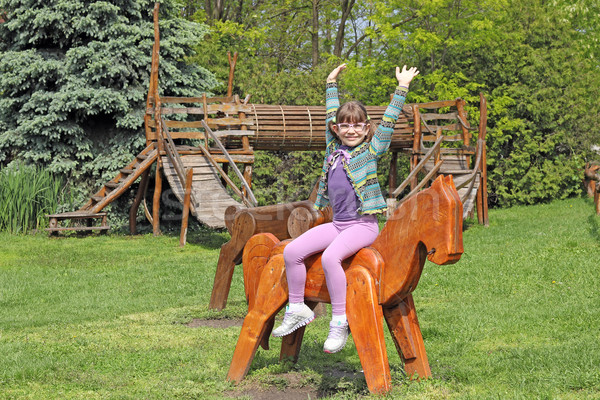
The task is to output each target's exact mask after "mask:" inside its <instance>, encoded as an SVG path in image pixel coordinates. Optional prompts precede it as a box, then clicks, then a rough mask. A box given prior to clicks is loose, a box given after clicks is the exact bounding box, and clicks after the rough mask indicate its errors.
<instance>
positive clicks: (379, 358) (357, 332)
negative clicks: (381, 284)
mask: <svg viewBox="0 0 600 400" xmlns="http://www.w3.org/2000/svg"><path fill="white" fill-rule="evenodd" d="M346 280H347V282H348V289H347V294H346V308H347V309H348V310H350V312H348V313H347V316H348V324H349V325H350V330H351V332H352V338H353V339H354V343H355V344H356V351H357V352H358V357H359V358H360V363H361V364H362V367H363V371H364V374H365V379H366V381H367V386H368V387H369V390H370V391H371V392H373V393H386V392H388V391H389V390H390V389H391V387H392V378H391V375H390V365H389V361H388V357H387V351H386V348H385V340H384V337H383V323H382V319H383V313H382V310H381V306H380V305H379V303H378V297H377V288H376V285H375V279H374V278H373V276H372V275H371V273H370V272H369V271H368V270H367V269H366V268H365V267H363V266H358V265H357V266H352V267H350V268H349V269H348V270H347V271H346Z"/></svg>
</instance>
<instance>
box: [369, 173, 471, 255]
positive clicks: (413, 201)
mask: <svg viewBox="0 0 600 400" xmlns="http://www.w3.org/2000/svg"><path fill="white" fill-rule="evenodd" d="M388 225H389V226H388ZM390 233H395V236H396V240H400V241H403V242H411V243H415V244H416V243H421V244H422V245H424V246H425V247H426V248H427V254H428V256H427V258H428V259H429V261H432V262H434V263H436V264H452V263H455V262H456V261H458V260H459V259H460V256H461V255H462V253H463V245H462V203H461V201H460V198H459V196H458V192H457V191H456V188H455V187H454V181H453V180H452V176H446V177H444V176H440V177H438V178H437V179H436V180H435V181H434V182H433V184H432V185H431V187H430V188H428V189H425V190H423V191H421V192H419V193H418V194H417V195H415V196H412V197H411V198H409V199H408V200H406V201H405V202H404V203H403V204H401V205H400V206H399V207H398V208H397V209H396V211H394V213H393V214H392V216H391V217H390V218H389V220H388V223H387V224H386V227H385V228H384V230H383V231H382V232H381V235H380V236H381V237H382V239H383V238H384V237H388V236H389V234H390ZM389 239H391V238H390V237H388V240H387V241H388V246H390V245H392V244H391V243H390V242H391V241H393V240H389ZM399 245H400V246H402V245H401V244H400V243H398V244H395V246H399Z"/></svg>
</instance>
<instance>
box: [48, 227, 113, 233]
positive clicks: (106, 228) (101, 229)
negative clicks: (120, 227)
mask: <svg viewBox="0 0 600 400" xmlns="http://www.w3.org/2000/svg"><path fill="white" fill-rule="evenodd" d="M109 229H110V227H109V226H68V227H58V228H46V229H45V230H46V231H47V232H60V231H107V230H109Z"/></svg>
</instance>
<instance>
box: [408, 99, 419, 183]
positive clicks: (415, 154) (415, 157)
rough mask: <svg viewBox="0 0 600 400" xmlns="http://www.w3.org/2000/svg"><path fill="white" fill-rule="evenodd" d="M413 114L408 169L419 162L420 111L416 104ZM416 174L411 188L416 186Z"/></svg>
mask: <svg viewBox="0 0 600 400" xmlns="http://www.w3.org/2000/svg"><path fill="white" fill-rule="evenodd" d="M413 115H414V126H413V128H414V134H413V148H412V152H413V154H412V160H411V163H410V169H411V170H412V169H413V168H415V167H416V166H417V164H418V163H419V152H420V151H421V112H420V111H419V106H418V105H416V104H415V105H413ZM417 182H418V180H417V176H416V175H415V177H414V178H413V179H412V180H411V182H410V188H411V190H412V189H414V188H415V187H417Z"/></svg>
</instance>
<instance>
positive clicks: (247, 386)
mask: <svg viewBox="0 0 600 400" xmlns="http://www.w3.org/2000/svg"><path fill="white" fill-rule="evenodd" d="M273 380H274V381H276V382H277V383H275V382H271V383H264V382H263V383H258V382H248V381H245V382H242V383H241V384H240V385H239V386H238V387H237V390H232V391H229V392H225V393H223V394H224V395H225V396H227V397H231V398H232V399H237V398H240V397H246V398H247V397H250V398H251V399H253V400H280V399H285V400H307V399H319V398H322V397H324V396H322V395H321V394H320V393H319V391H318V390H317V389H316V388H314V387H311V386H306V385H305V383H306V382H305V380H304V378H303V377H302V375H301V374H299V373H295V372H288V373H284V374H277V376H276V377H275V376H274V377H273ZM282 386H283V387H282Z"/></svg>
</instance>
